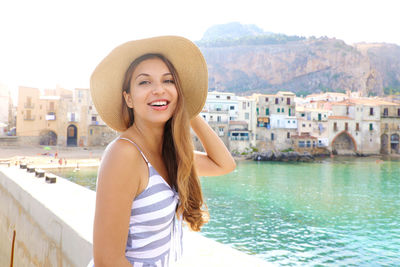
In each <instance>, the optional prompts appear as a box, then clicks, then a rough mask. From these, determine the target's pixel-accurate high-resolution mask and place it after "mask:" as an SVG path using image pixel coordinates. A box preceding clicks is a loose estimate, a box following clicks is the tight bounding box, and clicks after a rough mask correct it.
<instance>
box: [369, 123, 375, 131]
mask: <svg viewBox="0 0 400 267" xmlns="http://www.w3.org/2000/svg"><path fill="white" fill-rule="evenodd" d="M369 130H370V131H372V130H374V125H373V124H372V123H370V124H369Z"/></svg>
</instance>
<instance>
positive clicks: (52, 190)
mask: <svg viewBox="0 0 400 267" xmlns="http://www.w3.org/2000/svg"><path fill="white" fill-rule="evenodd" d="M0 193H1V194H0V240H6V242H0V266H8V265H9V264H10V262H9V261H10V256H11V242H12V233H13V230H15V231H16V241H15V252H14V266H85V265H86V264H87V263H88V262H89V260H90V258H91V256H92V224H93V215H94V204H95V192H93V191H91V190H89V189H86V188H84V187H82V186H79V185H76V184H74V183H72V182H69V181H67V180H65V179H57V183H56V184H48V183H46V182H45V181H44V179H43V178H37V177H35V174H34V173H28V172H27V171H26V170H22V169H19V168H16V167H11V168H4V167H0Z"/></svg>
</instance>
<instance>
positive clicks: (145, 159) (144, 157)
mask: <svg viewBox="0 0 400 267" xmlns="http://www.w3.org/2000/svg"><path fill="white" fill-rule="evenodd" d="M118 139H122V140H126V141H128V142H131V143H132V144H134V145H135V147H136V148H137V149H138V150H139V152H140V154H142V157H143V159H144V161H146V163H147V165H149V161H148V160H147V158H146V156H145V155H144V154H143V152H142V150H141V149H140V147H139V146H138V145H137V144H136V143H135V142H133V141H132V140H131V139H128V138H125V137H119V138H118Z"/></svg>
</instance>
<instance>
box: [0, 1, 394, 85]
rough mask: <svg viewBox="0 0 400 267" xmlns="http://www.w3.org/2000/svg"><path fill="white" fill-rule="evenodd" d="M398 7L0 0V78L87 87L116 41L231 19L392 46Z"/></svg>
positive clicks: (191, 30) (201, 28) (196, 35)
mask: <svg viewBox="0 0 400 267" xmlns="http://www.w3.org/2000/svg"><path fill="white" fill-rule="evenodd" d="M398 3H399V4H398ZM399 7H400V1H397V0H274V1H269V0H260V1H255V0H241V1H235V0H198V1H190V0H186V1H179V0H169V1H168V0H163V1H151V0H130V1H127V0H109V1H101V0H97V1H92V0H89V1H85V0H68V1H67V0H65V1H57V0H48V1H45V0H26V1H20V0H2V1H1V2H0V36H1V39H0V83H3V84H6V85H7V86H8V87H9V88H11V89H12V90H15V89H14V88H16V87H17V85H25V86H31V87H38V88H44V87H46V88H54V87H55V86H56V84H60V85H61V86H64V87H66V88H71V89H72V88H75V87H88V86H89V77H90V74H91V72H92V71H93V69H94V68H95V66H96V65H97V63H99V62H100V60H101V59H102V58H103V57H104V56H105V55H106V54H107V53H108V52H109V51H110V50H111V49H112V48H114V47H115V46H117V45H118V44H120V43H123V42H125V41H129V40H133V39H138V38H143V37H150V36H155V35H169V34H174V35H182V36H185V37H187V38H189V39H191V40H193V41H196V40H199V39H201V37H202V35H203V33H204V32H205V31H206V29H207V28H209V27H210V26H212V25H215V24H224V23H228V22H232V21H238V22H240V23H242V24H256V25H257V26H258V27H260V28H262V29H263V30H265V31H271V32H276V33H285V34H288V35H301V36H306V37H309V36H311V35H314V36H317V37H319V36H328V37H336V38H338V39H342V40H344V41H345V42H346V43H348V44H351V43H353V42H362V41H366V42H387V43H396V44H399V45H400V29H399V25H400V16H399V10H400V8H399Z"/></svg>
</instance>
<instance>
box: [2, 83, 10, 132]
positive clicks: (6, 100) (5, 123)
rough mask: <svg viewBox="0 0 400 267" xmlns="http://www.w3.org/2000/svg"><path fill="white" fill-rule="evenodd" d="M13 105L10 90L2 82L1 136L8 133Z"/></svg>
mask: <svg viewBox="0 0 400 267" xmlns="http://www.w3.org/2000/svg"><path fill="white" fill-rule="evenodd" d="M11 107H12V101H11V96H10V92H9V91H8V88H7V87H6V86H5V85H2V84H0V136H3V135H6V133H7V130H8V128H9V123H10V112H11Z"/></svg>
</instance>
